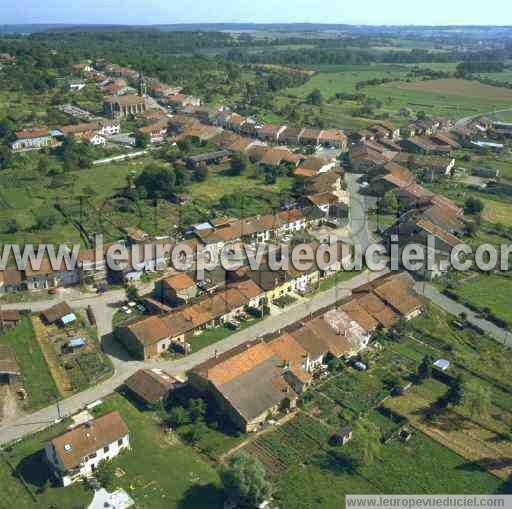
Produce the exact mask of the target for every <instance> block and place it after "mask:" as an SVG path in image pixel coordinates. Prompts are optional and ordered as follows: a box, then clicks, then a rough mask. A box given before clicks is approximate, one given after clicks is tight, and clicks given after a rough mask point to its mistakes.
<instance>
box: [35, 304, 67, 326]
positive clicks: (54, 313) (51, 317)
mask: <svg viewBox="0 0 512 509" xmlns="http://www.w3.org/2000/svg"><path fill="white" fill-rule="evenodd" d="M71 313H73V311H72V310H71V308H70V307H69V304H68V303H67V302H59V303H58V304H55V306H52V307H51V308H49V309H47V310H46V311H43V312H42V313H41V314H42V315H43V317H44V319H45V320H46V321H47V322H48V323H55V322H56V321H58V320H60V319H61V318H63V317H65V316H66V315H69V314H71Z"/></svg>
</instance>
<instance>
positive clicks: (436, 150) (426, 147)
mask: <svg viewBox="0 0 512 509" xmlns="http://www.w3.org/2000/svg"><path fill="white" fill-rule="evenodd" d="M402 146H403V147H404V148H405V150H407V151H409V152H413V153H417V154H437V155H443V154H449V153H450V152H451V151H452V150H453V147H452V146H451V145H447V144H441V143H436V142H435V141H434V140H433V138H429V137H426V136H413V137H412V138H408V139H406V140H402Z"/></svg>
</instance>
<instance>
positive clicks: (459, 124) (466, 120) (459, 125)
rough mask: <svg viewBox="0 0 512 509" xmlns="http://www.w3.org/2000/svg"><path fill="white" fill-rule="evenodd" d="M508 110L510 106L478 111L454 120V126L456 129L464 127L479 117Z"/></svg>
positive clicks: (510, 109)
mask: <svg viewBox="0 0 512 509" xmlns="http://www.w3.org/2000/svg"><path fill="white" fill-rule="evenodd" d="M509 111H512V108H507V109H505V110H496V111H488V112H487V113H479V114H478V115H472V116H471V117H464V118H461V119H460V120H457V122H455V127H456V128H457V129H461V128H465V127H467V125H468V124H470V123H471V122H473V121H474V120H476V119H478V118H480V117H486V116H492V115H495V114H496V113H507V112H509Z"/></svg>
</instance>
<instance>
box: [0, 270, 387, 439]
mask: <svg viewBox="0 0 512 509" xmlns="http://www.w3.org/2000/svg"><path fill="white" fill-rule="evenodd" d="M387 272H388V271H387V270H385V271H382V272H369V271H366V272H363V273H361V274H359V275H357V276H355V277H354V278H352V279H350V280H348V281H343V282H341V283H339V284H338V285H337V286H335V287H333V288H330V289H329V290H326V291H325V292H321V293H318V294H316V295H315V296H314V297H313V298H311V299H310V300H308V301H306V302H301V303H298V304H296V305H294V306H293V307H292V308H291V309H290V310H289V311H288V312H286V313H282V314H280V315H277V316H269V317H267V318H266V319H265V320H262V321H261V322H258V323H256V324H255V325H253V326H251V327H248V328H247V329H244V330H242V331H240V332H237V333H235V334H232V335H231V336H229V337H227V338H226V339H224V340H222V341H219V342H218V343H215V344H213V345H210V346H208V347H206V348H203V349H202V350H200V351H198V352H196V353H193V354H191V355H189V356H187V357H184V358H183V359H181V360H179V361H161V360H154V361H147V362H143V361H137V360H124V361H123V362H121V361H119V359H118V360H117V361H116V364H115V366H116V370H115V373H114V375H113V376H112V377H111V378H109V379H108V380H106V381H105V382H103V383H101V384H99V385H97V386H95V387H91V388H90V389H88V390H86V391H83V392H80V393H78V394H75V395H73V396H71V397H69V398H67V399H65V400H62V401H60V402H59V404H58V405H57V404H54V405H50V406H48V407H46V408H43V409H42V410H39V411H37V412H35V413H33V414H31V415H25V416H23V417H21V418H18V419H15V420H13V421H10V422H9V421H8V422H6V423H5V424H4V425H3V426H2V427H0V444H6V443H8V442H11V441H13V440H17V439H20V438H22V437H24V436H25V435H28V434H30V433H34V432H36V431H38V430H41V429H44V428H46V427H48V426H50V425H51V424H52V423H53V422H55V420H56V419H58V418H59V417H65V416H69V415H72V414H74V413H76V412H78V411H79V410H80V409H82V408H84V407H85V406H87V405H88V404H89V403H92V402H93V401H96V400H97V399H101V398H105V397H106V396H108V395H109V394H111V393H112V392H114V391H115V390H116V388H118V387H119V386H121V385H122V384H123V383H124V381H125V380H126V379H127V378H128V377H129V376H131V375H132V374H133V373H135V371H137V370H138V369H141V368H152V367H158V368H163V369H165V370H166V371H168V372H169V373H170V374H171V375H179V374H183V373H186V372H187V371H188V370H190V369H192V368H194V367H195V366H197V365H198V364H200V363H202V362H204V361H206V360H208V359H211V358H212V357H214V356H215V354H216V353H222V352H225V351H227V350H229V349H231V348H233V347H235V346H238V345H240V344H242V343H244V342H246V341H249V340H252V339H255V338H258V337H262V336H264V335H266V334H270V333H273V332H278V331H280V330H281V329H283V328H285V327H286V326H288V325H291V324H292V323H294V322H297V321H299V320H301V319H302V318H304V317H307V316H308V315H310V314H312V313H314V312H316V311H318V310H320V309H322V308H324V307H327V306H330V305H332V304H335V303H336V302H337V301H339V300H341V299H343V298H345V297H348V296H350V293H351V290H352V289H353V288H356V287H358V286H361V285H363V284H365V283H367V282H369V281H372V280H374V279H376V278H377V277H380V276H382V275H384V274H385V273H387ZM111 293H113V292H111ZM116 298H117V294H114V295H104V296H97V297H96V299H98V303H96V304H95V305H96V306H101V302H102V301H103V305H105V303H107V304H108V303H109V302H112V301H115V299H116ZM93 299H94V298H87V299H82V300H78V301H74V302H72V303H71V304H72V305H76V303H77V302H80V303H81V304H82V305H84V303H85V305H88V304H90V303H91V302H92V300H93ZM54 303H55V301H52V304H54ZM25 307H27V305H26V304H25ZM33 307H34V310H36V309H35V308H41V309H44V304H43V303H39V302H38V303H34V304H33ZM95 309H96V308H95ZM107 316H108V315H105V320H106V321H105V324H104V325H102V327H104V330H111V329H112V324H111V322H110V323H107V321H108V318H107ZM111 358H112V357H111Z"/></svg>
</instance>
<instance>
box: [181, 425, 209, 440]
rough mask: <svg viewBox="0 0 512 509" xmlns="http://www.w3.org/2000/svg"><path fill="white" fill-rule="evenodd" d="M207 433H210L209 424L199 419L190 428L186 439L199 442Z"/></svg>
mask: <svg viewBox="0 0 512 509" xmlns="http://www.w3.org/2000/svg"><path fill="white" fill-rule="evenodd" d="M206 433H208V426H207V425H206V424H205V423H204V422H202V421H198V422H196V423H194V425H193V426H192V427H191V428H190V429H189V430H188V432H187V434H186V439H187V440H188V441H189V442H190V443H191V444H197V443H198V442H200V441H201V440H202V439H203V438H204V437H205V435H206Z"/></svg>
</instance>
